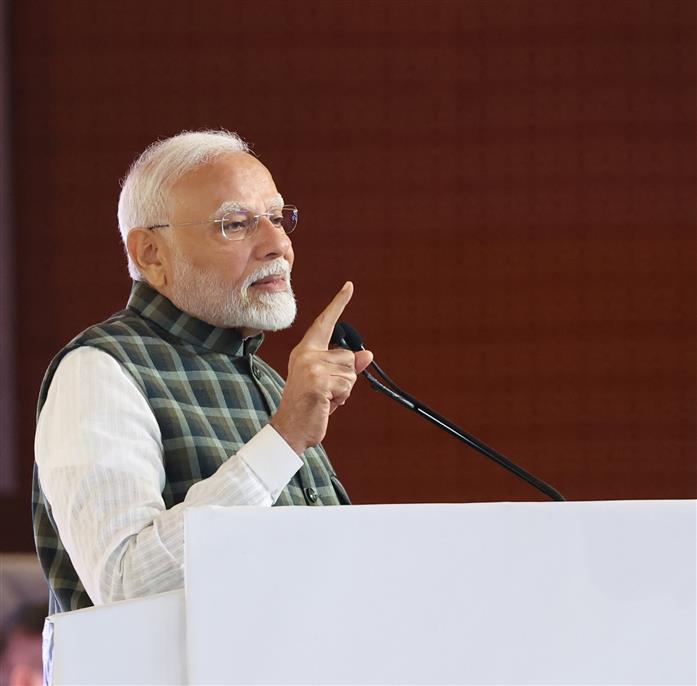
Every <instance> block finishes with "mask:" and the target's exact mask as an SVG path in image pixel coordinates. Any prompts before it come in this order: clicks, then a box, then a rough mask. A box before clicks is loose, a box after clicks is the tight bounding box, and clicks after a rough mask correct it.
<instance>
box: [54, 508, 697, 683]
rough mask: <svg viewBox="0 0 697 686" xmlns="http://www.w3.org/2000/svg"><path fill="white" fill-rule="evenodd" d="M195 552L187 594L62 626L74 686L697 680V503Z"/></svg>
mask: <svg viewBox="0 0 697 686" xmlns="http://www.w3.org/2000/svg"><path fill="white" fill-rule="evenodd" d="M186 532H187V533H186V535H187V543H186V565H185V566H186V570H185V572H186V588H185V589H184V593H182V592H175V593H170V594H163V595H162V596H156V597H154V598H149V599H144V600H140V601H127V602H125V603H118V604H115V605H113V606H108V607H102V608H94V609H89V610H82V611H78V612H74V613H68V614H66V615H60V616H57V617H55V618H53V620H54V621H53V630H52V632H49V633H52V636H49V638H52V641H48V646H49V647H51V648H52V656H53V672H52V679H53V680H52V683H53V684H55V686H59V685H61V684H68V683H70V684H78V683H85V684H87V683H89V684H97V683H116V682H118V683H121V684H126V683H133V684H135V683H139V684H142V683H163V684H164V683H167V684H171V683H190V684H235V683H244V684H253V683H292V684H346V683H349V684H394V683H399V684H693V683H695V680H696V678H697V666H696V647H695V646H696V645H697V635H696V626H695V624H696V580H697V573H696V564H697V560H696V547H697V533H696V532H697V505H696V503H695V502H694V501H637V502H632V501H630V502H596V503H517V504H513V503H496V504H471V505H377V506H353V507H335V508H202V509H199V510H192V511H191V512H190V513H189V514H188V516H187V526H186ZM109 613H110V616H111V619H108V618H107V615H108V614H109ZM117 614H118V621H116V620H115V619H114V617H116V615H117ZM129 617H130V623H129V621H128V619H129ZM145 636H147V637H148V638H147V639H146V638H144V637H145ZM144 642H147V644H148V645H147V649H144V647H143V646H144ZM93 644H94V645H93ZM97 644H99V645H101V646H102V648H101V649H99V648H98V647H97ZM104 646H108V648H106V649H105V648H104ZM92 658H94V659H92ZM125 662H126V663H127V669H126V668H125V667H124V663H125ZM153 665H155V666H153ZM158 668H159V669H160V671H159V672H158V671H157V669H158Z"/></svg>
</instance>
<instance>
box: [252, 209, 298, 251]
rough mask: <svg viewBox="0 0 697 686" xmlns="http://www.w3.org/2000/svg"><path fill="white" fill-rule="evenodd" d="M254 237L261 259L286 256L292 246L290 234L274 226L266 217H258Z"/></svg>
mask: <svg viewBox="0 0 697 686" xmlns="http://www.w3.org/2000/svg"><path fill="white" fill-rule="evenodd" d="M256 239H257V248H258V251H259V257H260V258H261V259H266V260H273V259H276V258H277V257H287V256H288V253H289V252H290V250H291V247H292V243H291V240H290V236H289V235H288V234H287V233H286V232H285V231H284V230H283V229H282V228H280V227H277V226H274V225H273V223H272V222H271V221H270V220H269V218H268V217H259V223H258V225H257V230H256Z"/></svg>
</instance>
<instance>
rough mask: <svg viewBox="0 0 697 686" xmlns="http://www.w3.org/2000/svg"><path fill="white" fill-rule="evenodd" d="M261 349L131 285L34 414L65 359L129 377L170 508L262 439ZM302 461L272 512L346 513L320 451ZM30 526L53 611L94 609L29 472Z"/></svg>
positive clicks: (269, 375)
mask: <svg viewBox="0 0 697 686" xmlns="http://www.w3.org/2000/svg"><path fill="white" fill-rule="evenodd" d="M262 340H263V335H259V336H256V337H255V338H251V339H247V340H246V341H243V340H242V338H241V336H240V334H239V333H238V332H237V331H236V330H234V329H221V328H217V327H214V326H211V325H209V324H206V323H205V322H202V321H200V320H198V319H195V318H193V317H191V316H189V315H187V314H185V313H184V312H182V311H181V310H179V309H177V308H176V307H175V306H174V305H173V304H172V303H171V302H170V301H169V300H167V299H166V298H165V297H163V296H162V295H160V294H159V293H157V292H156V291H154V290H153V289H151V288H150V287H149V286H147V285H146V284H144V283H141V282H136V283H134V285H133V290H132V292H131V297H130V299H129V301H128V305H127V308H126V309H125V310H122V311H121V312H118V313H117V314H115V315H113V316H112V317H110V318H109V319H108V320H107V321H105V322H103V323H102V324H98V325H96V326H93V327H90V328H89V329H87V330H86V331H84V332H83V333H81V334H80V335H79V336H77V337H76V338H75V339H73V340H72V341H71V342H70V343H69V344H68V345H67V346H66V347H65V348H63V350H61V351H60V353H59V354H58V355H57V356H56V357H55V358H54V360H53V361H52V362H51V364H50V366H49V368H48V370H47V372H46V376H45V377H44V381H43V384H42V387H41V392H40V395H39V404H38V412H41V408H42V407H43V404H44V402H45V400H46V395H47V393H48V389H49V386H50V383H51V379H52V378H53V375H54V373H55V371H56V369H57V367H58V364H59V363H60V361H61V359H62V358H63V356H65V355H66V354H67V353H68V352H70V351H71V350H74V349H75V348H78V347H80V346H85V345H87V346H93V347H96V348H99V349H100V350H102V351H103V352H106V353H108V354H109V355H111V356H113V357H114V358H115V359H116V360H117V361H118V362H119V363H120V364H121V365H123V367H124V368H125V369H126V370H127V371H128V372H129V373H130V374H131V376H132V377H133V379H134V381H135V383H136V384H137V386H138V387H139V388H140V390H141V391H142V393H143V395H144V396H145V398H146V399H147V400H148V403H149V404H150V407H151V409H152V411H153V413H154V415H155V418H156V420H157V423H158V425H159V427H160V432H161V434H162V444H163V451H164V452H163V464H164V469H165V474H166V477H167V481H166V484H165V487H164V490H163V493H162V496H163V499H164V502H165V505H166V506H167V508H170V507H172V506H174V505H176V504H178V503H180V502H181V501H182V500H184V497H185V495H186V492H187V491H188V490H189V488H190V487H191V486H192V485H194V484H195V483H197V482H198V481H200V480H201V479H206V478H207V477H209V476H211V475H212V474H213V473H214V472H215V471H216V470H217V469H218V467H220V465H221V464H222V463H223V462H225V460H227V459H228V458H229V456H230V455H233V454H234V453H236V452H237V451H238V450H239V449H240V448H241V447H242V446H243V445H244V444H245V443H246V442H247V441H249V440H250V439H251V438H252V437H253V436H254V435H255V434H256V433H257V432H258V431H259V430H261V429H262V428H263V426H264V425H265V424H267V423H268V420H269V418H270V416H271V415H272V414H273V412H274V411H275V410H276V408H277V407H278V404H279V402H280V400H281V393H282V390H283V379H282V378H281V377H280V376H279V375H278V374H277V373H276V372H275V371H274V370H273V369H272V368H271V367H270V366H269V365H267V364H266V363H265V362H263V361H262V360H261V359H260V358H259V357H257V355H256V353H257V351H258V349H259V346H260V345H261V343H262ZM37 416H38V415H37ZM302 460H303V466H302V467H301V468H300V470H299V471H298V472H297V473H296V475H295V476H294V477H293V479H292V480H291V481H290V483H289V484H288V485H287V486H286V488H285V489H284V490H283V491H282V493H281V495H280V496H279V498H278V500H277V501H276V505H339V504H348V502H349V500H348V496H347V495H346V492H345V491H344V489H343V486H342V485H341V483H340V482H339V481H338V479H337V478H336V474H335V473H334V469H333V468H332V466H331V464H330V462H329V459H328V458H327V455H326V453H325V451H324V449H323V448H322V447H321V446H317V447H315V448H310V449H308V450H307V451H305V453H304V455H303V456H302ZM33 520H34V538H35V543H36V549H37V552H38V555H39V559H40V562H41V565H42V567H43V569H44V573H45V574H46V578H47V580H48V582H49V586H50V587H51V592H52V598H51V600H52V602H51V605H52V608H51V609H52V610H55V611H65V610H75V609H77V608H80V607H86V606H89V605H91V604H92V602H91V601H90V598H89V596H88V595H87V593H86V592H85V589H84V587H83V586H82V583H81V582H80V580H79V578H78V576H77V574H76V572H75V569H74V568H73V565H72V563H71V561H70V558H69V557H68V554H67V552H66V551H65V549H64V548H63V546H62V544H61V540H60V537H59V535H58V530H57V527H56V525H55V522H54V520H53V517H52V515H51V510H50V506H49V504H48V503H47V501H46V500H45V498H44V495H43V492H42V490H41V484H40V483H39V479H38V475H37V469H36V466H35V467H34V483H33Z"/></svg>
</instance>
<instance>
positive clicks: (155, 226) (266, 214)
mask: <svg viewBox="0 0 697 686" xmlns="http://www.w3.org/2000/svg"><path fill="white" fill-rule="evenodd" d="M283 210H291V211H292V212H294V214H295V226H293V228H292V229H291V230H290V231H286V230H285V227H276V226H274V228H282V229H283V232H284V233H285V234H286V236H287V235H288V234H291V233H293V231H295V229H297V228H298V217H299V215H300V210H298V208H297V207H296V206H295V205H283V207H281V208H280V211H281V212H283ZM245 211H246V210H241V209H240V210H230V211H228V212H226V213H225V214H224V215H223V216H222V217H220V219H206V220H205V221H201V222H184V223H183V224H153V225H152V226H146V227H145V228H146V229H148V230H151V229H166V228H169V227H171V228H178V227H181V226H204V225H205V224H220V233H221V234H222V236H223V239H224V240H226V241H243V240H244V239H245V238H249V237H250V236H252V235H253V234H254V233H256V230H257V228H258V227H259V220H260V219H261V218H262V217H266V218H267V219H269V221H270V220H271V216H272V215H273V214H274V213H275V212H278V211H279V210H278V208H274V209H273V210H269V211H268V212H262V213H261V214H251V215H250V219H252V220H253V221H254V225H253V226H252V228H250V229H248V230H247V231H245V232H243V233H242V234H241V235H240V237H239V238H231V237H230V236H228V235H226V234H225V228H224V226H225V219H226V218H227V217H229V216H230V215H231V214H239V213H241V212H245Z"/></svg>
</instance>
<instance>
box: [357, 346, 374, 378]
mask: <svg viewBox="0 0 697 686" xmlns="http://www.w3.org/2000/svg"><path fill="white" fill-rule="evenodd" d="M372 361H373V353H371V352H370V350H361V351H360V352H357V353H356V357H355V363H354V364H355V366H356V374H360V373H361V372H362V371H363V370H364V369H365V368H366V367H367V366H368V365H369V364H370V363H371V362H372Z"/></svg>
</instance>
